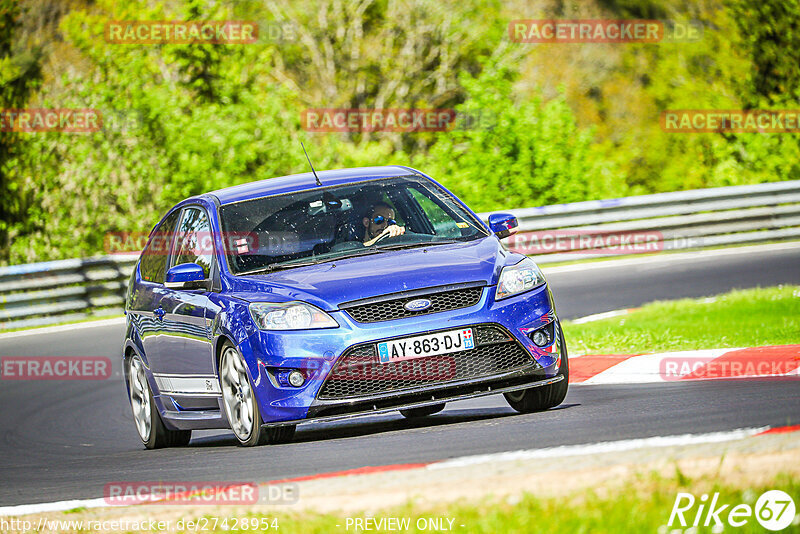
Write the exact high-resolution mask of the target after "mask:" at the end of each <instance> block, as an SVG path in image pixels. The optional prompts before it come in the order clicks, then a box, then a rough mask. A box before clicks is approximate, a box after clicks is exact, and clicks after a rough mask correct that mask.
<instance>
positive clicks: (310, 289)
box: [231, 236, 510, 311]
mask: <svg viewBox="0 0 800 534" xmlns="http://www.w3.org/2000/svg"><path fill="white" fill-rule="evenodd" d="M509 256H510V253H508V252H507V251H506V250H505V249H504V248H503V247H502V245H501V244H500V241H499V240H498V239H497V238H496V237H494V236H490V237H486V238H481V239H476V240H474V241H470V242H467V243H453V244H448V245H436V246H431V247H426V248H413V249H407V250H390V251H386V252H383V253H380V254H374V255H368V256H361V257H355V258H347V259H342V260H336V261H333V262H327V263H320V264H318V265H309V266H305V267H296V268H294V269H286V270H282V271H276V272H274V273H265V274H258V275H248V276H237V277H232V282H231V283H232V287H231V293H232V294H233V296H235V297H237V298H240V299H243V300H247V301H250V302H256V301H270V302H284V301H289V300H302V301H305V302H308V303H311V304H314V305H315V306H318V307H320V308H322V309H323V310H326V311H331V310H335V309H337V308H338V306H339V305H340V304H342V303H345V302H349V301H353V300H358V299H363V298H369V297H376V296H380V295H385V294H389V293H398V292H401V291H411V290H415V289H423V288H427V287H434V286H442V285H449V284H458V283H463V282H482V283H484V284H486V285H492V284H495V283H497V278H498V277H499V275H500V270H501V269H502V267H503V266H504V265H505V264H506V263H507V261H508V257H509Z"/></svg>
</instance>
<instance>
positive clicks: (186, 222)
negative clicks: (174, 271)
mask: <svg viewBox="0 0 800 534" xmlns="http://www.w3.org/2000/svg"><path fill="white" fill-rule="evenodd" d="M213 257H214V245H213V239H212V236H211V224H210V223H209V222H208V216H207V215H206V212H205V211H204V210H202V209H200V208H187V209H185V210H183V215H182V216H181V222H180V224H179V225H178V235H177V239H176V241H175V258H174V260H173V261H172V265H181V264H182V263H196V264H198V265H199V266H200V267H202V268H203V271H204V272H205V273H206V278H208V273H209V272H210V271H211V260H212V258H213Z"/></svg>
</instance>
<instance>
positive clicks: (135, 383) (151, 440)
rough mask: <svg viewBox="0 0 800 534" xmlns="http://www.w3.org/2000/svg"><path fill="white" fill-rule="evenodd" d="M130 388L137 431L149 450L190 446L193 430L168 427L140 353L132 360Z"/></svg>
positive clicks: (130, 363) (129, 375)
mask: <svg viewBox="0 0 800 534" xmlns="http://www.w3.org/2000/svg"><path fill="white" fill-rule="evenodd" d="M128 386H129V390H130V401H131V410H132V411H133V420H134V422H135V423H136V431H137V432H138V434H139V438H140V439H141V440H142V443H143V444H144V446H145V447H147V448H148V449H160V448H163V447H184V446H186V445H188V444H189V440H191V439H192V431H191V430H170V429H168V428H167V427H166V425H164V421H163V420H162V419H161V414H159V413H158V408H156V403H155V401H154V400H153V392H152V391H151V389H150V384H149V383H148V382H147V374H146V372H145V369H144V363H143V362H142V359H141V358H140V357H139V355H138V354H137V355H134V356H133V357H131V358H130V359H129V360H128Z"/></svg>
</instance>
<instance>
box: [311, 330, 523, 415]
mask: <svg viewBox="0 0 800 534" xmlns="http://www.w3.org/2000/svg"><path fill="white" fill-rule="evenodd" d="M464 328H469V327H464ZM471 328H472V329H473V333H474V337H475V348H474V349H471V350H465V351H461V352H453V353H450V354H442V355H440V356H427V357H423V358H416V359H412V360H403V361H395V362H389V363H381V362H380V360H379V359H378V354H377V350H376V346H375V343H365V344H362V345H356V346H354V347H351V348H349V349H347V350H346V351H345V353H344V354H343V355H342V357H341V358H339V360H338V361H337V362H336V365H335V366H334V368H333V370H332V371H331V373H330V374H329V375H328V378H327V380H326V381H325V383H324V384H323V385H322V388H321V389H320V393H319V399H320V400H325V399H327V400H332V399H346V398H350V397H361V396H368V395H376V394H382V393H391V392H394V391H398V390H403V389H408V388H418V387H420V386H425V385H431V384H441V383H446V382H450V381H454V380H463V379H470V378H480V377H484V376H491V375H494V374H497V373H504V372H508V371H514V370H517V369H521V368H525V367H527V366H530V365H535V362H534V360H533V358H532V357H531V355H530V353H529V352H528V351H527V350H525V348H524V347H522V345H520V344H519V343H518V342H517V341H516V340H514V338H513V337H512V336H511V334H509V333H508V331H506V330H505V329H504V328H502V327H501V326H499V325H492V324H484V325H477V326H472V327H471Z"/></svg>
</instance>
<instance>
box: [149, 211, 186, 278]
mask: <svg viewBox="0 0 800 534" xmlns="http://www.w3.org/2000/svg"><path fill="white" fill-rule="evenodd" d="M179 214H180V210H175V211H174V212H172V213H170V214H169V216H167V218H166V219H164V222H162V223H161V224H160V225H159V226H158V228H156V231H155V232H153V234H152V235H151V236H150V239H149V240H148V242H147V245H146V246H145V247H144V250H143V251H142V259H141V260H140V262H139V273H140V274H141V276H142V280H146V281H148V282H155V283H157V284H163V283H164V276H165V274H166V272H167V258H168V257H169V248H170V243H172V236H173V235H174V233H175V226H176V225H177V223H178V215H179Z"/></svg>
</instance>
